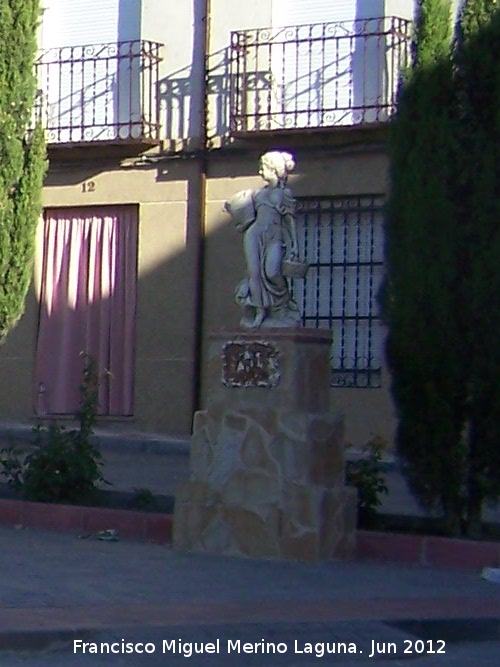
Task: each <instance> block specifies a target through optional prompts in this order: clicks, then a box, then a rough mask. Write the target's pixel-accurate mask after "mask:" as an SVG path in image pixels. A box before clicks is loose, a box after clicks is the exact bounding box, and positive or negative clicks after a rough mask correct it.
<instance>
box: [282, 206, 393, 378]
mask: <svg viewBox="0 0 500 667" xmlns="http://www.w3.org/2000/svg"><path fill="white" fill-rule="evenodd" d="M383 206H384V197H383V196H381V195H362V196H355V197H354V196H348V197H301V198H299V199H298V200H297V211H296V225H297V233H298V237H299V246H300V251H301V254H302V255H303V257H304V259H305V261H306V262H307V263H308V264H309V270H308V272H307V274H306V277H305V278H304V279H298V280H293V281H292V291H293V296H294V298H295V300H296V301H297V304H298V306H299V308H300V311H301V312H302V320H303V324H304V326H306V327H314V328H324V327H326V328H329V329H331V330H332V340H333V342H332V347H331V364H332V380H331V382H332V386H335V387H366V388H376V387H380V382H381V369H382V358H383V344H384V336H385V332H384V328H383V325H382V321H381V316H380V308H379V304H378V298H377V297H378V293H379V291H380V288H381V285H382V280H383V277H384V215H383Z"/></svg>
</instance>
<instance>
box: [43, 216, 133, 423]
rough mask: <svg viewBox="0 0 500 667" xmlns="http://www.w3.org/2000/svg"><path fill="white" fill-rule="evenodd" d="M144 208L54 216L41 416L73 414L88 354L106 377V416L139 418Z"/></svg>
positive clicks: (47, 229)
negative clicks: (141, 215)
mask: <svg viewBox="0 0 500 667" xmlns="http://www.w3.org/2000/svg"><path fill="white" fill-rule="evenodd" d="M137 220H138V215H137V207H136V206H101V207H85V208H61V209H56V208H54V209H47V210H46V211H45V213H44V219H43V222H42V223H41V224H42V229H41V233H40V236H41V238H40V241H39V244H38V253H39V255H38V262H37V264H38V270H37V274H38V280H39V300H40V314H39V324H38V335H37V343H36V359H35V412H36V413H37V414H38V415H39V416H43V415H45V414H50V415H57V414H59V415H72V414H75V412H76V411H77V410H78V408H79V405H80V385H81V382H82V373H83V367H84V364H85V358H84V356H83V355H84V354H87V355H89V356H90V358H92V359H93V360H95V362H96V365H97V368H98V373H99V379H100V384H99V408H98V413H99V414H101V415H110V416H122V417H123V416H131V415H133V412H134V352H135V319H136V281H137V226H138V223H137Z"/></svg>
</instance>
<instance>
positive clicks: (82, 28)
mask: <svg viewBox="0 0 500 667" xmlns="http://www.w3.org/2000/svg"><path fill="white" fill-rule="evenodd" d="M332 5H335V7H333V8H332ZM375 10H376V11H375ZM412 18H413V0H343V1H340V2H335V3H332V2H331V1H329V0H311V2H308V3H304V2H302V1H301V0H254V2H252V3H247V4H245V3H235V2H232V1H231V0H189V1H187V0H185V1H184V2H182V3H179V2H177V3H175V2H173V1H171V0H107V2H105V3H104V2H98V1H97V0H85V2H83V0H73V1H72V2H71V3H68V2H65V1H64V0H46V6H45V10H44V15H43V22H42V25H41V29H40V44H41V50H40V56H39V58H38V61H37V75H38V82H39V91H38V96H37V105H36V109H35V113H34V120H35V119H39V120H40V121H41V122H42V123H44V125H45V127H46V132H47V142H48V152H49V158H50V169H49V172H48V176H47V179H46V184H45V187H44V219H43V222H42V223H41V225H40V230H39V238H38V242H37V257H36V264H35V278H34V284H33V290H32V292H31V293H30V296H29V299H28V304H27V311H26V314H25V316H24V317H23V319H22V321H21V323H20V324H19V326H18V327H17V329H16V330H15V331H14V332H12V333H11V335H10V336H9V339H8V340H7V343H6V345H5V346H4V348H3V350H2V357H1V360H0V369H1V372H2V373H3V377H4V378H5V379H6V380H8V379H9V378H13V377H15V378H16V382H15V383H11V382H9V381H4V382H2V383H1V384H2V389H1V390H0V411H1V413H2V414H3V415H6V416H8V417H9V418H11V419H22V420H30V419H33V418H36V417H37V416H39V417H45V416H49V415H70V414H73V413H74V411H75V409H76V407H77V405H78V387H79V384H80V381H81V365H82V360H81V357H80V356H79V353H80V352H81V351H82V350H86V351H88V352H89V353H90V354H91V355H92V356H93V357H94V358H96V360H97V361H98V362H99V367H100V369H101V372H102V381H101V393H100V411H101V412H102V416H103V420H104V421H106V420H118V421H123V422H130V423H131V424H133V428H135V429H140V430H152V431H158V432H164V433H170V434H187V433H189V432H190V429H191V419H192V414H193V411H194V410H195V409H197V408H198V407H200V406H203V404H204V401H205V399H206V388H205V384H204V381H205V369H204V351H205V349H206V340H207V335H208V333H209V332H210V331H213V330H217V329H220V328H231V327H234V326H237V325H238V322H239V319H240V312H239V308H238V306H237V305H236V304H235V303H234V296H233V292H234V287H235V285H236V284H237V282H238V281H239V279H240V278H241V277H242V276H243V275H244V273H245V265H244V257H243V250H242V237H241V235H240V234H238V232H237V231H236V230H234V228H232V227H231V225H230V221H229V217H228V216H227V215H226V214H225V213H224V212H223V204H224V201H225V200H226V199H228V198H229V197H230V196H231V195H233V194H234V193H235V192H237V191H239V190H242V189H244V188H254V187H257V186H258V185H259V184H260V183H261V179H260V177H259V175H258V160H259V156H260V155H261V154H262V153H264V152H265V151H267V150H270V149H283V150H287V151H289V152H291V153H293V155H294V156H295V159H296V165H297V166H296V170H295V172H294V174H293V175H292V177H291V178H290V181H289V184H290V186H291V188H292V189H293V192H294V195H295V197H296V200H297V216H296V219H297V227H298V232H299V242H300V250H301V254H302V255H303V257H304V258H305V259H306V260H307V261H308V262H309V264H310V269H309V272H308V274H307V276H306V278H305V279H297V280H294V281H293V284H292V289H293V294H294V297H295V299H296V300H297V302H298V304H299V306H300V308H301V311H302V313H303V324H304V326H311V327H328V328H331V329H332V332H333V344H332V353H331V364H332V383H331V384H332V388H331V400H332V406H333V405H335V409H336V410H340V411H342V412H343V413H344V414H345V417H346V426H347V437H348V439H349V440H350V441H352V442H354V443H355V444H357V445H361V444H363V443H364V442H366V441H367V440H368V439H369V438H370V437H371V436H373V435H380V436H382V437H384V438H386V439H387V440H389V441H391V439H392V433H393V429H394V415H393V406H392V401H391V397H390V377H389V375H388V372H387V369H386V367H385V363H384V350H383V348H384V337H385V331H384V327H383V324H382V322H381V320H380V315H379V308H378V303H377V292H378V289H379V286H380V284H381V280H382V277H383V272H384V256H383V246H384V238H383V206H384V200H385V196H386V193H387V191H388V163H387V155H386V145H385V144H386V138H387V123H388V119H389V118H390V116H391V114H392V113H393V112H394V102H395V92H396V87H397V82H398V77H399V74H400V72H401V69H402V67H404V66H405V64H406V63H407V61H408V60H407V59H408V56H409V46H410V33H411V20H412ZM104 370H106V371H108V372H107V373H104Z"/></svg>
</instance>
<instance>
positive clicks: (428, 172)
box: [382, 0, 466, 534]
mask: <svg viewBox="0 0 500 667" xmlns="http://www.w3.org/2000/svg"><path fill="white" fill-rule="evenodd" d="M451 43H452V26H451V5H450V1H449V0H421V2H420V8H419V14H418V20H417V27H416V34H415V37H414V52H413V63H412V65H411V67H410V68H409V70H408V71H407V72H406V74H405V76H404V80H403V82H402V84H401V87H400V91H399V98H398V111H397V114H396V116H395V119H394V120H393V121H392V124H391V140H390V163H391V173H390V176H391V192H390V196H389V202H388V207H387V229H386V234H387V242H386V261H387V279H386V282H385V286H384V290H383V295H382V307H383V312H384V314H385V318H386V321H387V323H388V325H389V336H388V343H387V358H388V364H389V367H390V370H391V377H392V393H393V397H394V401H395V406H396V411H397V417H398V430H397V434H396V446H397V450H398V454H399V456H400V459H401V462H402V464H403V472H404V474H405V476H406V478H407V481H408V483H409V486H410V489H411V490H412V491H413V493H414V495H415V496H416V498H417V499H418V500H419V501H420V503H421V504H422V506H424V507H425V508H426V509H433V510H437V511H440V512H441V514H442V516H443V518H444V523H445V527H446V530H447V532H448V533H449V534H458V533H459V532H460V528H461V525H460V524H461V517H462V515H463V503H464V486H465V481H466V480H465V477H464V472H465V454H466V452H465V447H464V443H463V437H462V436H463V424H464V413H465V395H464V390H463V387H464V377H463V373H464V368H463V366H462V363H461V362H462V360H463V357H464V351H463V349H462V343H461V341H462V339H461V336H460V335H459V334H460V331H459V329H460V320H459V318H458V317H457V313H458V305H459V303H458V297H457V294H458V292H457V285H458V282H459V278H460V275H459V268H458V267H457V263H456V261H455V256H456V252H457V250H456V247H455V243H454V238H455V237H456V234H455V224H456V221H455V210H454V205H453V201H452V198H451V197H450V190H451V188H452V183H453V178H454V174H453V169H454V165H453V159H452V156H453V152H454V126H455V124H456V118H455V115H456V114H455V111H454V110H455V108H456V107H455V104H454V101H455V93H454V86H453V81H452V59H451Z"/></svg>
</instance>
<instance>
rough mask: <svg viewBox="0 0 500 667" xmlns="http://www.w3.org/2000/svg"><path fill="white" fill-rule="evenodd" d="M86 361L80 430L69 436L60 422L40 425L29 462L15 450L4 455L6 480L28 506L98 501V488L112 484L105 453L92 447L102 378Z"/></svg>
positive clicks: (0, 459) (4, 451)
mask: <svg viewBox="0 0 500 667" xmlns="http://www.w3.org/2000/svg"><path fill="white" fill-rule="evenodd" d="M82 356H83V358H84V360H85V367H84V370H83V382H82V385H81V387H80V392H81V407H80V410H79V412H78V413H77V415H76V417H77V419H78V421H79V427H78V428H76V429H71V430H66V428H65V427H64V426H61V425H60V424H58V423H57V422H54V423H52V424H50V425H49V426H48V427H45V426H43V425H41V424H39V425H38V426H36V427H35V428H34V429H33V432H34V439H33V443H32V445H33V447H32V449H31V451H30V452H29V453H28V454H26V455H25V456H24V458H23V457H22V456H21V455H20V454H19V453H18V452H16V450H15V449H14V448H13V447H9V448H5V449H2V450H1V452H0V463H1V464H2V466H3V470H2V471H1V474H2V475H4V476H5V477H6V478H7V484H8V485H9V486H11V487H12V488H14V489H16V490H18V491H20V492H21V493H22V495H23V496H24V498H26V499H28V500H37V501H42V502H68V503H77V502H80V501H82V500H84V499H86V498H88V497H89V496H90V495H92V493H93V492H94V491H95V489H96V487H95V484H96V482H105V483H107V482H106V480H105V479H104V478H103V476H102V473H101V466H102V456H101V453H100V451H99V449H98V446H97V445H96V444H94V443H93V442H92V440H93V427H94V424H95V421H96V416H97V407H98V389H99V378H98V373H97V369H96V364H95V362H94V361H93V360H92V359H91V358H90V357H89V356H88V355H82Z"/></svg>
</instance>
